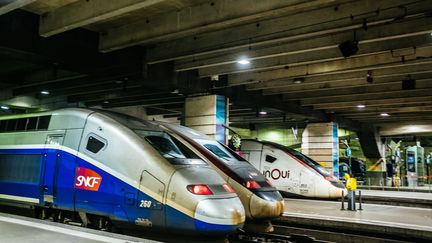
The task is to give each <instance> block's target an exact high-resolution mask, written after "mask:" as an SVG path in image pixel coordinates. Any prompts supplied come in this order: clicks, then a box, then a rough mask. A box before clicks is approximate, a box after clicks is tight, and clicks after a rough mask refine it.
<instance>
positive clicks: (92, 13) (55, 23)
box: [39, 0, 166, 37]
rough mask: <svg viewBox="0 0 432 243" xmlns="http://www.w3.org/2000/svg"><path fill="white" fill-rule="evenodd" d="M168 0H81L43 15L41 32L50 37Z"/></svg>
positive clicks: (42, 34)
mask: <svg viewBox="0 0 432 243" xmlns="http://www.w3.org/2000/svg"><path fill="white" fill-rule="evenodd" d="M164 1H166V0H146V1H142V0H122V1H118V0H91V1H88V0H80V1H77V2H74V3H72V4H68V5H66V6H64V7H61V8H58V9H55V10H54V11H52V12H48V13H46V14H44V15H42V16H41V18H40V24H39V34H40V35H41V36H44V37H49V36H52V35H55V34H58V33H61V32H64V31H67V30H71V29H75V28H78V27H83V26H86V25H89V24H93V23H95V22H101V21H104V20H107V19H110V18H114V17H117V16H119V15H122V14H126V13H128V12H132V11H136V10H139V9H143V8H148V7H150V6H153V5H157V4H159V3H161V2H164Z"/></svg>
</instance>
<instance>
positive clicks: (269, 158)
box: [265, 155, 277, 163]
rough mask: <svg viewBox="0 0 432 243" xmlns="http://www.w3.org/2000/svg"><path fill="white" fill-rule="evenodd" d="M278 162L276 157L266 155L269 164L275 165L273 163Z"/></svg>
mask: <svg viewBox="0 0 432 243" xmlns="http://www.w3.org/2000/svg"><path fill="white" fill-rule="evenodd" d="M276 160H277V158H275V157H273V156H271V155H266V157H265V161H266V162H269V163H273V162H275V161H276Z"/></svg>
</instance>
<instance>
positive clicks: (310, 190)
mask: <svg viewBox="0 0 432 243" xmlns="http://www.w3.org/2000/svg"><path fill="white" fill-rule="evenodd" d="M314 178H315V176H314V175H313V174H312V172H311V171H307V170H305V169H302V170H301V171H300V185H299V186H300V188H299V192H300V195H303V196H313V195H315V186H314V184H315V180H314Z"/></svg>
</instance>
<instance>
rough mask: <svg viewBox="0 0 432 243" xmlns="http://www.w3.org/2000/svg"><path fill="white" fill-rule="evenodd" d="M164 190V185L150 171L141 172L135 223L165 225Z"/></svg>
mask: <svg viewBox="0 0 432 243" xmlns="http://www.w3.org/2000/svg"><path fill="white" fill-rule="evenodd" d="M165 190H166V186H165V184H164V183H163V182H161V181H160V180H158V179H157V178H156V177H155V176H153V175H152V174H151V173H150V172H148V171H146V170H144V171H143V172H142V173H141V178H140V188H139V193H138V200H137V203H136V204H135V205H134V206H135V207H137V208H138V210H139V212H138V214H137V215H138V217H137V218H135V223H136V224H138V225H142V226H147V227H152V226H162V227H163V226H165V207H164V204H163V203H164V201H165Z"/></svg>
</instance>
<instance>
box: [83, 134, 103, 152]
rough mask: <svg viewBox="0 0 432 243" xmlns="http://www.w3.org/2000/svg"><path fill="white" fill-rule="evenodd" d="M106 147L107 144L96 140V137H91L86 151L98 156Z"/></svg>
mask: <svg viewBox="0 0 432 243" xmlns="http://www.w3.org/2000/svg"><path fill="white" fill-rule="evenodd" d="M104 146H105V143H104V142H102V141H100V140H99V139H97V138H95V137H94V136H90V137H89V138H88V140H87V146H86V149H87V150H88V151H90V152H92V153H94V154H97V153H98V152H99V151H101V149H102V148H103V147H104Z"/></svg>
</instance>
